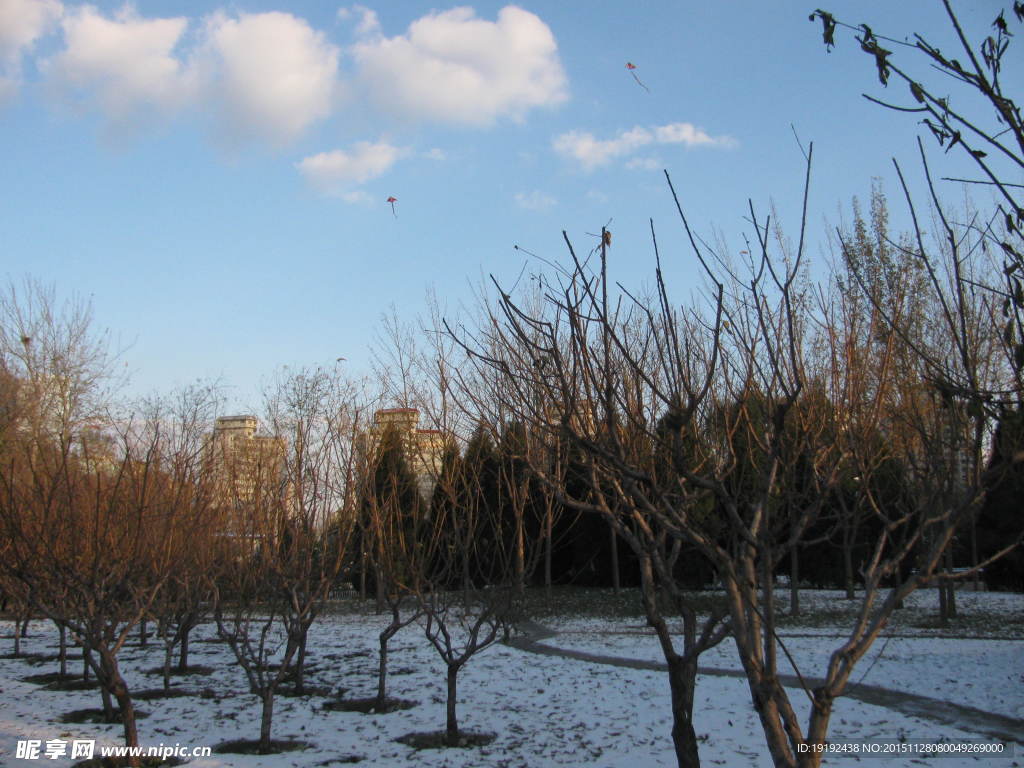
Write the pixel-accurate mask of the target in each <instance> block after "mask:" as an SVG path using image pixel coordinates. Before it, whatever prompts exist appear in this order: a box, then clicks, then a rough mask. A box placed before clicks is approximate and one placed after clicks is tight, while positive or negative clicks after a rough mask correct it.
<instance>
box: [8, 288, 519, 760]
mask: <svg viewBox="0 0 1024 768" xmlns="http://www.w3.org/2000/svg"><path fill="white" fill-rule="evenodd" d="M0 310H2V311H3V312H4V317H3V323H2V324H0V330H2V332H3V338H2V342H3V345H2V348H0V350H2V353H3V354H2V357H0V362H2V364H3V365H2V373H3V380H2V382H3V392H2V395H3V397H2V406H3V407H2V417H3V420H2V423H0V430H2V431H0V462H2V471H0V532H2V536H0V540H2V541H3V553H2V554H3V559H2V561H3V566H2V568H0V588H2V590H3V595H4V599H5V602H7V603H10V604H11V607H12V608H13V609H14V612H15V615H16V616H19V617H20V618H21V621H20V622H19V623H20V624H23V623H24V622H25V621H26V620H27V617H28V616H30V615H34V616H43V617H46V618H48V619H50V620H52V621H53V622H54V624H55V625H56V626H57V628H58V629H59V631H60V633H61V637H62V638H64V637H65V636H66V635H70V637H71V639H72V640H73V642H75V643H76V644H77V645H78V646H80V647H81V648H82V651H83V656H84V660H85V664H86V665H87V674H88V673H89V672H91V673H93V674H94V675H95V677H96V680H97V682H98V683H99V685H100V690H101V694H102V697H103V703H104V712H105V715H106V717H107V718H108V719H113V718H115V717H116V718H117V719H119V720H120V721H121V722H122V723H123V726H124V738H125V742H126V744H127V745H129V746H136V745H138V743H139V734H138V730H137V728H136V724H135V714H134V713H135V709H134V703H133V698H132V691H131V690H130V689H129V683H128V681H126V679H125V677H124V675H123V674H122V672H121V668H120V666H119V662H118V655H119V652H120V651H121V649H122V648H123V647H124V645H125V643H126V642H128V640H129V638H130V637H132V636H133V635H134V633H135V631H136V630H140V629H141V637H142V638H145V637H146V622H153V623H154V624H155V627H156V635H157V636H158V638H159V639H160V644H161V646H162V648H161V649H162V651H163V686H164V690H165V691H170V688H171V677H172V674H173V673H175V672H177V673H187V672H189V671H190V670H189V666H188V652H189V638H190V634H191V633H192V631H193V630H194V629H195V628H196V627H197V626H198V625H200V624H201V623H204V622H210V621H212V622H213V623H214V625H215V626H216V630H217V634H218V636H219V637H220V639H221V640H223V641H224V642H225V643H226V644H227V646H228V647H229V648H230V649H231V651H232V652H233V655H234V656H235V658H236V660H237V663H238V665H239V667H240V669H241V670H242V671H243V672H244V674H245V677H246V680H247V682H248V685H249V688H250V690H251V692H252V693H253V694H254V695H256V696H257V697H258V698H259V700H260V707H261V717H260V723H261V725H260V737H259V742H258V749H259V750H260V751H261V752H267V751H271V750H272V749H273V747H274V745H273V740H272V738H271V733H272V722H273V709H274V701H275V697H276V695H277V694H278V693H279V692H280V691H281V689H282V686H283V685H285V684H288V685H289V686H290V691H292V692H294V693H296V694H299V695H301V694H302V693H303V692H304V688H305V685H306V682H305V674H304V670H305V666H306V664H305V662H306V655H307V638H308V634H309V631H310V628H311V626H312V624H313V622H314V621H315V619H316V618H317V617H318V616H319V615H320V614H321V613H322V611H323V609H324V606H325V604H326V602H327V599H328V597H329V595H330V593H331V591H332V590H335V589H337V588H339V586H340V585H341V584H342V583H343V581H345V580H346V579H350V578H352V574H353V573H355V572H357V571H359V570H360V569H362V568H364V567H365V566H367V565H369V567H370V569H371V571H372V576H373V580H374V585H373V586H374V591H375V593H376V595H377V596H378V598H379V599H380V600H381V601H382V604H387V606H388V607H389V608H390V609H391V610H390V616H391V617H392V621H391V622H390V623H389V624H388V625H387V626H385V627H384V629H383V630H382V633H381V659H380V672H379V686H378V689H379V693H378V697H377V699H378V701H377V706H378V708H380V709H386V708H387V706H388V701H389V700H388V698H387V695H386V671H387V642H388V640H390V638H391V637H392V636H393V635H394V634H395V632H397V631H398V629H400V628H402V627H404V626H406V625H407V624H409V623H411V622H412V621H413V620H416V619H420V620H421V624H422V625H423V631H424V633H425V637H426V638H427V640H428V641H429V642H430V644H431V645H432V646H433V647H434V648H435V649H436V650H437V652H438V653H439V655H440V656H441V658H442V659H443V660H444V662H445V665H446V669H447V675H446V677H447V683H446V684H447V689H448V706H447V728H446V731H445V740H446V741H448V742H449V743H456V742H458V740H459V739H460V730H459V727H458V720H457V716H456V701H457V680H458V674H459V672H460V671H461V670H462V669H463V668H464V667H465V665H466V664H467V663H468V662H469V660H470V659H471V658H472V657H473V656H474V655H475V654H477V653H478V652H479V651H481V650H483V649H485V648H486V647H488V646H490V645H491V644H493V643H494V642H496V641H498V640H500V639H502V638H504V637H506V636H507V634H508V632H509V631H510V626H511V625H510V622H511V619H512V616H513V610H514V606H515V605H516V604H517V603H516V600H517V598H518V597H521V587H522V584H523V575H524V569H525V568H526V567H527V566H526V564H525V563H524V561H523V557H525V556H526V555H525V552H526V544H525V542H524V540H523V539H522V536H520V539H519V540H518V543H519V547H518V549H515V548H514V547H513V546H512V544H510V545H509V546H508V547H507V548H506V547H505V546H504V543H505V541H506V540H508V541H510V542H512V541H514V540H515V539H514V537H507V536H506V535H505V533H506V532H505V531H504V530H503V527H502V526H503V523H502V521H501V520H499V519H498V517H497V516H498V514H499V506H498V505H495V504H492V503H491V501H492V500H491V499H490V498H487V499H485V498H484V494H482V493H481V492H480V485H481V483H483V482H485V481H484V479H483V478H482V475H481V473H479V472H475V471H469V470H468V469H467V470H464V469H462V467H469V466H471V464H466V463H464V462H462V460H461V456H460V449H459V446H458V445H457V444H456V443H455V442H453V441H450V442H447V443H445V444H444V445H443V450H442V453H443V456H442V457H440V464H439V466H438V468H437V469H438V471H439V477H438V481H437V482H436V483H435V484H434V490H433V493H432V496H431V495H425V494H424V493H423V489H422V482H421V481H420V480H418V479H417V478H416V477H415V473H414V471H413V470H412V469H411V468H410V467H411V465H412V464H413V462H414V460H415V459H416V458H417V457H416V456H414V455H413V453H411V452H410V450H409V445H408V438H409V435H407V434H399V433H398V432H395V431H393V430H391V431H389V430H385V431H384V432H383V433H382V434H379V435H378V437H377V438H374V432H373V430H372V429H371V421H370V419H369V418H368V413H369V409H370V408H371V405H372V401H371V399H370V398H368V397H366V396H365V395H364V392H363V388H362V385H358V384H355V383H353V382H351V381H349V380H347V379H346V378H345V377H343V376H342V375H340V374H339V372H338V371H337V370H336V369H331V370H325V369H315V370H305V371H298V372H294V371H293V372H290V373H288V374H287V375H285V374H282V375H280V376H279V377H278V379H277V380H275V381H274V382H272V384H271V385H270V386H269V387H268V390H267V395H266V405H265V408H264V411H265V413H264V417H263V425H264V431H263V433H262V434H254V433H252V429H253V428H254V425H255V420H252V424H253V427H250V426H249V420H248V417H240V418H237V419H235V418H229V419H227V425H226V426H225V427H224V428H223V429H222V428H221V425H220V424H219V422H218V419H217V417H218V416H219V415H220V409H221V408H222V403H221V397H220V395H219V391H218V389H217V388H216V387H213V386H194V387H191V388H188V389H186V390H183V391H181V392H178V393H177V394H175V395H170V396H164V397H153V398H150V399H148V400H146V401H144V402H140V403H135V404H132V405H131V406H126V405H124V404H122V403H120V402H119V401H118V400H117V398H116V394H117V382H115V381H114V380H113V376H112V374H111V372H112V371H113V370H115V369H116V366H115V365H114V358H115V355H113V354H112V353H111V351H110V350H109V348H108V347H107V346H106V345H105V339H104V338H103V336H102V335H101V334H100V335H97V334H96V333H95V331H94V330H93V328H92V327H91V315H90V312H89V309H88V307H87V306H84V305H79V304H75V303H72V304H68V305H65V306H61V305H59V304H58V303H57V302H56V299H55V296H54V294H53V292H52V291H50V290H49V289H45V288H42V287H40V286H39V285H38V284H36V283H32V282H31V281H26V282H25V283H24V286H23V287H22V286H20V285H19V286H11V287H9V292H8V294H7V295H5V296H4V297H3V298H2V300H0ZM44 345H45V346H44ZM215 424H217V425H218V426H217V428H216V429H212V428H213V427H214V425H215ZM238 424H242V425H243V428H241V429H234V430H232V429H230V427H232V426H234V427H237V426H238ZM521 483H522V478H521V477H519V476H517V477H516V479H515V481H514V482H511V483H510V482H503V483H502V486H501V487H502V488H505V487H512V486H513V485H514V486H516V487H519V486H520V485H521ZM485 548H486V549H485ZM502 553H504V554H502ZM516 557H518V558H519V559H518V560H516ZM517 585H518V587H519V591H516V590H515V589H514V587H515V586H517ZM16 635H19V637H18V639H19V640H20V633H19V632H16ZM62 647H63V645H62ZM175 652H177V654H178V659H177V664H176V665H174V669H172V665H173V664H174V655H175ZM61 670H62V674H63V673H66V671H67V668H66V664H64V663H63V662H62V666H61ZM114 700H116V705H117V711H116V712H115V710H114V704H113V702H114Z"/></svg>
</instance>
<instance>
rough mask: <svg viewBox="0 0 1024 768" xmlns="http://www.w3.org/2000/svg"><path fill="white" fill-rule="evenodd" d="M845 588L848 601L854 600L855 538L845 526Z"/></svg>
mask: <svg viewBox="0 0 1024 768" xmlns="http://www.w3.org/2000/svg"><path fill="white" fill-rule="evenodd" d="M843 586H844V587H845V589H846V599H847V600H853V599H854V598H855V595H854V589H853V537H852V536H851V535H850V531H849V528H848V527H847V526H846V525H844V526H843Z"/></svg>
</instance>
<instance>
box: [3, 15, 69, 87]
mask: <svg viewBox="0 0 1024 768" xmlns="http://www.w3.org/2000/svg"><path fill="white" fill-rule="evenodd" d="M63 13H64V6H63V5H61V3H60V1H59V0H0V106H2V105H3V104H5V103H6V102H7V101H9V100H11V99H12V98H14V95H15V94H16V93H17V92H18V87H19V86H20V85H21V58H22V56H23V55H24V54H25V53H26V52H28V51H29V49H31V48H32V46H33V45H34V44H35V42H36V40H38V39H39V38H41V37H43V36H44V35H46V34H47V33H48V32H50V31H51V30H53V29H56V27H57V22H58V21H59V20H60V17H61V14H63Z"/></svg>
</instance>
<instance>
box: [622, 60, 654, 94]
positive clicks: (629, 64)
mask: <svg viewBox="0 0 1024 768" xmlns="http://www.w3.org/2000/svg"><path fill="white" fill-rule="evenodd" d="M626 69H628V70H629V74H631V75H632V76H633V79H634V80H636V84H637V85H639V86H640V87H641V88H643V89H644V90H645V91H647V92H648V93H650V92H651V89H650V88H648V87H647V86H646V85H644V84H643V83H642V82H640V78H639V77H637V76H636V71H635V70H636V64H634V63H633V62H632V61H627V62H626Z"/></svg>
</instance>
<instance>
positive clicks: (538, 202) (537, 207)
mask: <svg viewBox="0 0 1024 768" xmlns="http://www.w3.org/2000/svg"><path fill="white" fill-rule="evenodd" d="M515 201H516V205H518V206H519V207H520V208H525V209H526V210H528V211H546V210H547V209H549V208H553V207H555V206H556V205H557V204H558V201H557V200H556V199H555V198H553V197H551V195H547V194H545V193H543V192H541V191H540V190H539V189H535V190H533V191H532V192H528V193H527V192H517V193H516V196H515Z"/></svg>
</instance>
